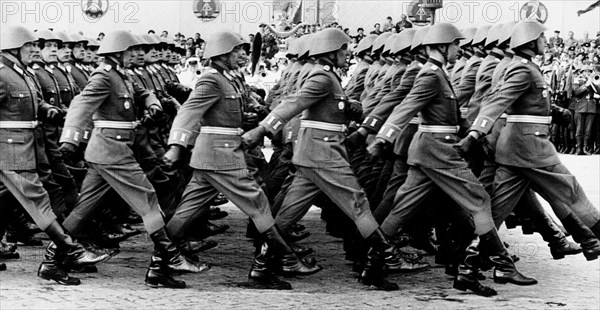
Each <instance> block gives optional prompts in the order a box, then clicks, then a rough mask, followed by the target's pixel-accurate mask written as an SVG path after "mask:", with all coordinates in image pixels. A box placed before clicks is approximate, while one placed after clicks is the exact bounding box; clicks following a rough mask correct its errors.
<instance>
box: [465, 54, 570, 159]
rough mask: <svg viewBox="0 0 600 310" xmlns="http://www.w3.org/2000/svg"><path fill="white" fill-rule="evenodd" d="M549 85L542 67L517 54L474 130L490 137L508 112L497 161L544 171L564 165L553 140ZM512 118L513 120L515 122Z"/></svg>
mask: <svg viewBox="0 0 600 310" xmlns="http://www.w3.org/2000/svg"><path fill="white" fill-rule="evenodd" d="M548 94H549V91H548V85H547V83H546V81H545V80H544V77H543V75H542V72H541V71H540V69H539V67H538V66H537V65H535V64H534V63H532V62H531V60H530V57H529V56H526V55H515V56H514V57H513V59H512V61H511V63H510V64H509V66H508V68H507V69H506V73H505V75H504V79H503V81H502V82H501V84H499V85H498V87H497V88H496V89H494V91H493V92H492V93H491V94H490V96H489V97H488V98H487V99H486V102H487V101H489V102H490V104H487V103H484V104H483V105H482V107H481V112H480V113H479V115H478V116H477V118H476V119H475V122H473V126H472V127H471V130H476V131H478V132H480V133H482V134H487V133H488V132H490V130H491V129H492V126H493V125H494V122H495V121H496V120H497V119H498V118H499V117H500V116H501V115H502V113H504V112H505V111H506V114H508V118H507V123H506V126H505V127H504V128H503V129H502V131H501V132H500V136H499V138H498V142H497V145H496V162H497V163H499V164H503V165H508V166H514V167H524V168H541V167H549V166H553V165H557V164H559V163H560V160H559V158H558V155H557V153H556V149H555V148H554V145H553V144H552V142H550V140H549V136H550V109H551V105H550V100H549V95H548ZM511 119H512V120H511Z"/></svg>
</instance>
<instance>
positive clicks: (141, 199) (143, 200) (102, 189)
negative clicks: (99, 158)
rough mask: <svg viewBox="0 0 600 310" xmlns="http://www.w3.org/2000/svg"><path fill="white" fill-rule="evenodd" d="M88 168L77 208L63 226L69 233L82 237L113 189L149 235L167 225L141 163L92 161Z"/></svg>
mask: <svg viewBox="0 0 600 310" xmlns="http://www.w3.org/2000/svg"><path fill="white" fill-rule="evenodd" d="M88 165H89V169H88V172H87V175H86V176H85V179H84V180H83V184H82V186H81V195H80V196H79V200H78V201H77V205H76V206H75V209H73V211H72V212H71V214H70V215H69V217H67V219H66V220H65V221H64V223H63V225H64V226H65V228H66V229H67V230H68V231H69V232H71V233H73V234H74V235H75V236H77V235H79V234H81V232H82V231H83V230H84V229H85V227H86V224H87V223H86V222H87V220H89V219H90V218H91V217H92V216H93V214H94V212H95V211H96V210H97V209H98V207H99V206H100V205H101V204H100V200H101V199H102V197H103V196H104V195H105V194H106V193H107V192H108V190H109V189H111V188H112V189H114V190H115V191H116V192H117V194H119V196H121V198H123V200H125V202H127V204H128V205H129V206H130V207H131V208H132V209H133V210H134V211H135V212H137V213H138V214H139V215H140V216H141V217H142V220H143V221H144V226H145V227H146V230H147V231H148V233H149V234H152V233H154V232H155V231H157V230H159V229H161V228H163V227H164V226H165V222H164V220H163V215H162V213H161V211H160V207H159V205H158V199H157V197H156V193H155V192H154V188H153V187H152V184H150V181H148V178H147V177H146V174H145V173H144V171H142V168H140V166H139V165H138V164H137V163H128V164H119V165H103V164H102V165H101V164H94V163H89V162H88Z"/></svg>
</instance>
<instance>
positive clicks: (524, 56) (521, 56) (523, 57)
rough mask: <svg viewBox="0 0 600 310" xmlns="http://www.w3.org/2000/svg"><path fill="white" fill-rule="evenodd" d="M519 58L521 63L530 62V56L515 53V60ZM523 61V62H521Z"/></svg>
mask: <svg viewBox="0 0 600 310" xmlns="http://www.w3.org/2000/svg"><path fill="white" fill-rule="evenodd" d="M517 57H518V58H520V60H521V62H523V63H527V62H531V56H529V55H527V54H525V53H521V52H516V53H515V58H517ZM523 60H525V61H523Z"/></svg>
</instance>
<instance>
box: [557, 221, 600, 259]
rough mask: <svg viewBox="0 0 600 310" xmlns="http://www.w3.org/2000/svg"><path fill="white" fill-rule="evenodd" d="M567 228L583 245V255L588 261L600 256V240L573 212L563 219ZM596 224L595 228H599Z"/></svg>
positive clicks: (574, 238) (576, 240)
mask: <svg viewBox="0 0 600 310" xmlns="http://www.w3.org/2000/svg"><path fill="white" fill-rule="evenodd" d="M562 223H563V225H565V229H566V230H567V231H569V232H570V233H571V236H573V240H575V242H577V243H579V244H580V245H581V248H582V249H583V256H585V258H586V259H587V260H588V261H591V260H595V259H597V258H598V256H600V241H599V240H598V238H597V237H596V235H594V233H593V232H592V230H591V229H590V228H588V227H587V226H585V225H584V224H583V223H582V222H581V220H580V219H579V218H578V217H577V216H576V215H575V214H573V213H571V214H569V215H568V216H567V217H566V218H564V219H562ZM598 226H599V224H596V225H595V226H594V227H593V229H598Z"/></svg>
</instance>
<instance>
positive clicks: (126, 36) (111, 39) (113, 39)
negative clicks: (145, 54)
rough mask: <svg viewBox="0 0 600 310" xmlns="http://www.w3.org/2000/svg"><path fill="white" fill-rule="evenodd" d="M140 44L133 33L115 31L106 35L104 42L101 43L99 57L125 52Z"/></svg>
mask: <svg viewBox="0 0 600 310" xmlns="http://www.w3.org/2000/svg"><path fill="white" fill-rule="evenodd" d="M139 43H140V42H139V41H138V39H137V38H136V37H135V35H134V34H133V33H131V32H129V31H126V30H115V31H112V32H109V33H108V34H106V36H105V37H104V40H102V42H100V48H99V49H98V55H106V54H111V53H119V52H123V51H125V50H127V49H128V48H130V47H132V46H134V45H138V44H139Z"/></svg>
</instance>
